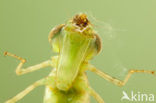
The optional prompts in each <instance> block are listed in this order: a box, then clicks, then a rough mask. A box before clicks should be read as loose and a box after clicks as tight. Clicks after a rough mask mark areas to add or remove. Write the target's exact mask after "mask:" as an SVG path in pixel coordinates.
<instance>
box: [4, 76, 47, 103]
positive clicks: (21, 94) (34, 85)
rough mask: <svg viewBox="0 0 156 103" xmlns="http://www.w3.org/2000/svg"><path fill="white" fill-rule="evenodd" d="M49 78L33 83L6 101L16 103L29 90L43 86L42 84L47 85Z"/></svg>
mask: <svg viewBox="0 0 156 103" xmlns="http://www.w3.org/2000/svg"><path fill="white" fill-rule="evenodd" d="M47 80H48V79H47V78H44V79H41V80H39V81H36V82H35V83H33V84H32V85H30V86H29V87H27V88H26V89H25V90H23V91H22V92H20V93H19V94H17V95H16V96H15V97H13V98H11V99H10V100H8V101H6V102H5V103H16V102H17V101H19V100H20V99H22V98H23V97H24V96H25V95H27V94H28V93H29V92H31V91H32V90H33V89H35V88H36V87H38V86H41V85H45V84H46V83H47V82H46V81H47Z"/></svg>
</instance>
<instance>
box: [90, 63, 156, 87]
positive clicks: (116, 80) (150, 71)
mask: <svg viewBox="0 0 156 103" xmlns="http://www.w3.org/2000/svg"><path fill="white" fill-rule="evenodd" d="M88 69H89V70H90V71H92V72H94V73H96V74H97V75H99V76H101V77H103V78H104V79H106V80H108V81H110V82H112V83H114V84H115V85H118V86H124V85H125V84H126V83H127V81H128V79H129V78H130V77H131V75H132V74H133V73H148V74H152V75H155V76H156V74H155V72H156V71H152V70H133V69H132V70H129V72H128V74H127V76H126V77H125V79H124V80H123V81H122V80H119V79H116V78H114V77H111V76H110V75H108V74H106V73H104V72H102V71H100V70H98V69H96V68H95V67H94V66H93V65H89V67H88Z"/></svg>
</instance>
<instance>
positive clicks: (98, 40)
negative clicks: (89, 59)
mask: <svg viewBox="0 0 156 103" xmlns="http://www.w3.org/2000/svg"><path fill="white" fill-rule="evenodd" d="M95 36H96V41H95V43H96V45H97V53H99V52H100V51H101V49H102V42H101V39H100V37H99V35H97V34H95Z"/></svg>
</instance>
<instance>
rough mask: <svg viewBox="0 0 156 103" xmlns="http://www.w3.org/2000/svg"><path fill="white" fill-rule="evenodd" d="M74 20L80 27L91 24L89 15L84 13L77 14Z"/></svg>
mask: <svg viewBox="0 0 156 103" xmlns="http://www.w3.org/2000/svg"><path fill="white" fill-rule="evenodd" d="M72 22H73V23H74V24H75V25H76V26H78V27H80V28H84V27H86V26H87V25H88V24H89V20H88V18H87V15H86V14H83V13H82V14H77V15H75V16H74V18H73V20H72Z"/></svg>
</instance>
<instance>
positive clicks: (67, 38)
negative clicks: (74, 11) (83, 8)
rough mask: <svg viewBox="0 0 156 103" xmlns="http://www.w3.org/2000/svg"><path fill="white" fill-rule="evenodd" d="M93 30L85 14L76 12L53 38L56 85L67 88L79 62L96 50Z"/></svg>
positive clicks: (92, 54)
mask: <svg viewBox="0 0 156 103" xmlns="http://www.w3.org/2000/svg"><path fill="white" fill-rule="evenodd" d="M98 46H99V45H98V42H97V36H96V35H95V31H94V30H93V27H92V25H91V24H90V22H89V20H88V19H87V16H86V15H85V14H78V15H76V16H75V17H73V18H72V19H71V20H69V21H68V22H67V24H66V25H65V26H64V27H63V28H62V30H61V31H60V33H59V34H58V35H57V36H56V37H55V38H54V44H53V47H54V48H57V50H56V51H58V52H59V60H58V64H57V87H58V88H59V89H61V90H65V91H66V90H68V89H69V88H70V87H71V86H72V83H73V81H74V79H75V78H76V76H77V75H78V72H79V69H80V67H81V64H82V63H83V62H84V61H87V60H88V59H90V58H91V57H93V56H94V55H95V54H97V52H98Z"/></svg>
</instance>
